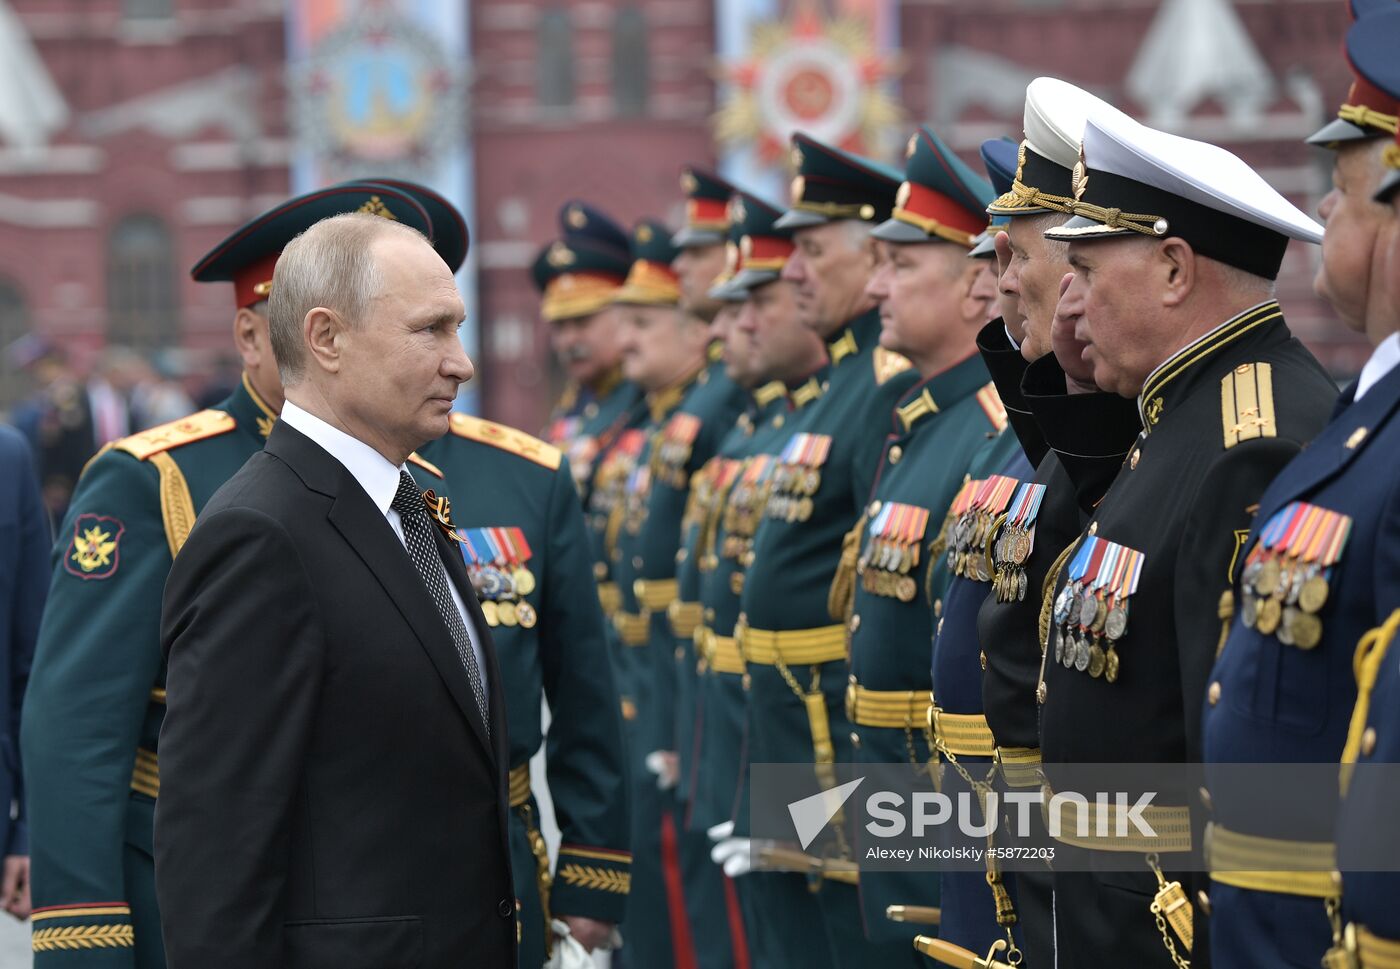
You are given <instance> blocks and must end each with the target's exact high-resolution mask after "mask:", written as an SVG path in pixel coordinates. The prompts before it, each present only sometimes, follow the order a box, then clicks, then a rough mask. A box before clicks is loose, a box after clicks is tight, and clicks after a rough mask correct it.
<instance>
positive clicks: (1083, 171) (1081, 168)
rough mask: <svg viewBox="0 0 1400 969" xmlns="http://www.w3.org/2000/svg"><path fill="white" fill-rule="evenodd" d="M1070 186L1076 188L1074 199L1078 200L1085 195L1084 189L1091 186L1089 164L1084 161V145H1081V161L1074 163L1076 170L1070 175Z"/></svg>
mask: <svg viewBox="0 0 1400 969" xmlns="http://www.w3.org/2000/svg"><path fill="white" fill-rule="evenodd" d="M1069 184H1070V188H1072V189H1073V190H1074V200H1075V201H1076V202H1078V201H1079V200H1080V199H1082V198H1083V197H1084V190H1085V189H1087V188H1088V187H1089V166H1088V165H1087V164H1086V163H1085V161H1084V146H1083V145H1080V146H1079V161H1077V162H1075V163H1074V171H1072V172H1070V175H1069Z"/></svg>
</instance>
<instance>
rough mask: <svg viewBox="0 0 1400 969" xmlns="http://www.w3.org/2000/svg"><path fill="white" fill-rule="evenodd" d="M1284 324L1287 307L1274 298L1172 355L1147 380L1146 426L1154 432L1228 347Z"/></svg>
mask: <svg viewBox="0 0 1400 969" xmlns="http://www.w3.org/2000/svg"><path fill="white" fill-rule="evenodd" d="M1284 325H1285V324H1284V322H1283V310H1281V309H1280V308H1279V305H1278V300H1272V299H1271V300H1268V301H1267V302H1263V303H1260V304H1259V305H1258V306H1252V307H1250V308H1249V309H1247V310H1245V311H1244V312H1243V313H1241V314H1239V315H1238V316H1235V317H1233V318H1231V319H1229V320H1227V321H1225V322H1224V323H1222V324H1220V325H1219V326H1217V327H1216V328H1215V329H1213V330H1211V331H1210V332H1209V333H1207V334H1205V336H1202V337H1200V338H1199V339H1197V340H1195V341H1193V342H1192V343H1190V344H1188V345H1187V346H1185V347H1183V348H1182V349H1180V350H1178V351H1177V352H1176V353H1174V354H1172V355H1171V356H1170V357H1168V358H1167V359H1166V360H1165V361H1164V362H1162V363H1161V364H1159V365H1158V367H1157V369H1155V370H1153V371H1152V373H1150V374H1148V375H1147V380H1146V381H1144V382H1143V385H1142V393H1141V394H1139V395H1138V401H1137V403H1138V414H1139V416H1140V417H1141V419H1142V426H1143V428H1144V429H1145V430H1146V431H1147V433H1149V434H1150V433H1152V429H1153V428H1154V427H1155V426H1156V425H1157V424H1159V423H1161V421H1162V418H1163V417H1164V416H1165V415H1166V414H1167V413H1168V411H1169V410H1170V409H1171V405H1172V404H1173V403H1174V402H1175V401H1179V400H1181V399H1183V398H1184V397H1186V396H1187V395H1188V394H1190V392H1191V391H1192V389H1194V387H1195V385H1196V383H1197V382H1198V381H1199V380H1200V379H1201V378H1202V376H1203V375H1209V374H1211V372H1212V369H1211V367H1210V361H1211V360H1212V358H1214V357H1215V356H1216V355H1217V354H1219V353H1220V352H1221V351H1222V350H1224V349H1225V348H1226V347H1228V346H1231V345H1232V344H1235V343H1238V342H1239V341H1240V340H1241V339H1243V338H1244V337H1245V336H1246V335H1248V334H1250V333H1254V332H1256V331H1259V330H1260V329H1261V328H1272V327H1273V326H1284Z"/></svg>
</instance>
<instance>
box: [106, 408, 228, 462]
mask: <svg viewBox="0 0 1400 969" xmlns="http://www.w3.org/2000/svg"><path fill="white" fill-rule="evenodd" d="M237 426H238V422H237V421H235V420H234V419H233V417H232V415H230V414H227V413H225V412H224V411H221V410H214V409H213V408H210V409H209V410H202V411H199V412H198V413H196V414H191V415H190V416H189V417H182V418H180V419H179V420H178V421H171V422H170V423H168V424H161V425H159V426H158V427H153V428H151V429H150V430H147V431H142V432H141V433H139V434H132V435H131V436H130V437H124V438H122V439H121V440H119V441H115V442H113V444H112V448H113V449H114V450H117V451H125V452H126V453H127V454H130V455H131V456H132V457H134V458H136V459H137V460H138V461H146V460H148V459H150V458H151V457H153V456H154V455H157V454H163V453H164V452H166V451H170V450H173V449H175V448H177V447H183V446H184V445H186V444H193V443H194V442H195V441H204V440H208V439H209V438H211V437H218V436H219V435H220V434H227V433H228V432H229V431H232V430H233V429H234V428H236V427H237Z"/></svg>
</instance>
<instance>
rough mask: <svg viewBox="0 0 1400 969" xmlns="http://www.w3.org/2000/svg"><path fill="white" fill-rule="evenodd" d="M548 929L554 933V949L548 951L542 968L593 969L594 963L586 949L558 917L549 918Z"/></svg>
mask: <svg viewBox="0 0 1400 969" xmlns="http://www.w3.org/2000/svg"><path fill="white" fill-rule="evenodd" d="M549 928H550V931H552V932H553V933H554V951H553V952H551V953H550V956H549V959H548V960H547V961H546V962H545V964H544V967H543V969H594V967H595V965H596V963H594V961H593V957H592V956H591V955H589V954H588V950H587V949H585V948H584V947H583V945H582V944H580V943H579V941H578V939H575V938H574V936H573V933H571V932H570V931H569V926H568V925H567V924H566V923H564V922H563V921H561V920H560V919H551V920H550V923H549Z"/></svg>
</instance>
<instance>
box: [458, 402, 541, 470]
mask: <svg viewBox="0 0 1400 969" xmlns="http://www.w3.org/2000/svg"><path fill="white" fill-rule="evenodd" d="M452 433H453V434H456V435H457V436H458V437H465V438H466V439H467V440H469V441H480V442H481V443H482V444H490V445H492V446H493V447H498V448H500V449H501V450H502V451H509V452H510V453H511V454H518V455H519V456H520V457H522V458H525V459H526V460H527V461H533V462H535V463H536V464H539V465H543V466H544V467H546V468H549V469H550V470H551V471H553V470H554V469H556V468H558V467H559V463H560V462H561V461H562V460H563V457H564V452H562V451H560V450H559V449H558V448H557V447H555V446H554V445H552V444H547V443H545V442H544V441H541V440H540V439H539V438H537V437H534V436H532V435H530V434H526V433H525V432H524V431H519V430H516V429H515V428H513V427H507V426H506V425H504V424H497V423H496V422H495V421H488V420H486V419H485V418H481V417H472V416H470V415H468V414H453V415H452Z"/></svg>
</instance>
